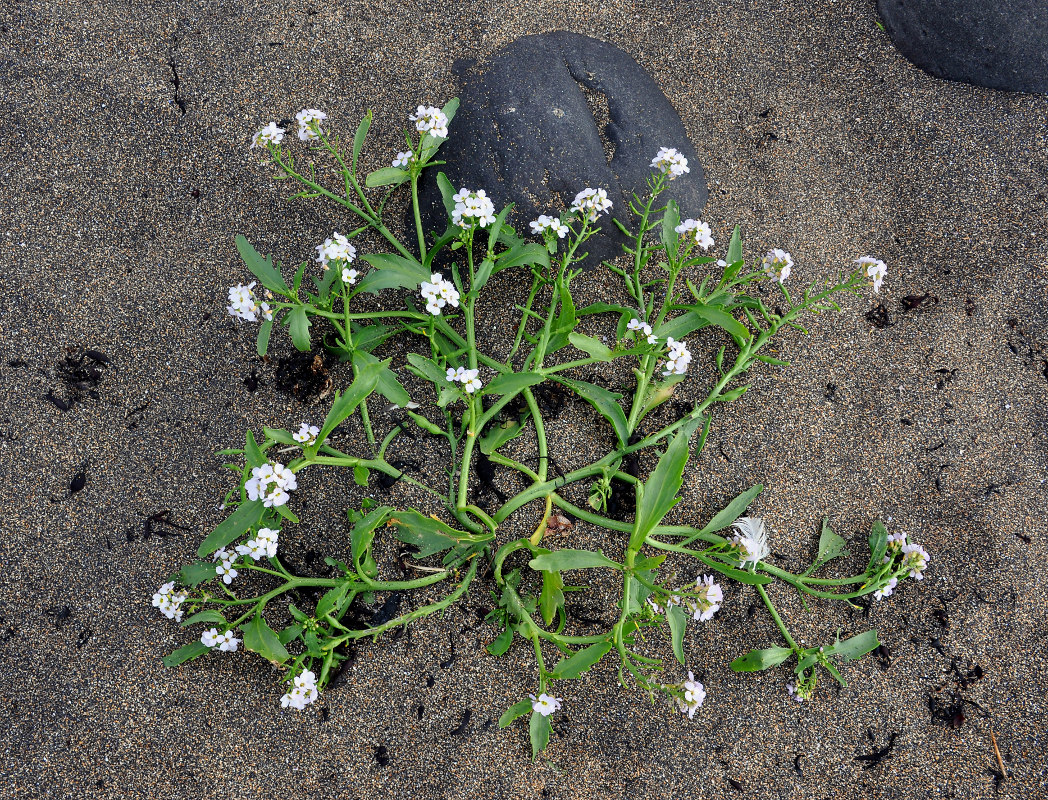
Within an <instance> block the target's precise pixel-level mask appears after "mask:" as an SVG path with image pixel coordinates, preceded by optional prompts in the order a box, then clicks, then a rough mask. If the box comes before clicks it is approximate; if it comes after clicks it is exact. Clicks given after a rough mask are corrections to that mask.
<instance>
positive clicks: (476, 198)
mask: <svg viewBox="0 0 1048 800" xmlns="http://www.w3.org/2000/svg"><path fill="white" fill-rule="evenodd" d="M452 199H453V200H454V201H455V210H454V211H452V212H451V221H452V222H453V223H454V224H455V225H458V226H459V227H460V228H472V227H474V226H480V227H481V228H486V227H487V226H488V225H490V224H491V223H493V222H494V221H495V204H494V203H492V202H491V198H490V197H488V195H487V192H485V191H484V190H483V189H477V191H475V192H473V191H470V190H469V189H459V190H458V194H456V195H454V197H453V198H452Z"/></svg>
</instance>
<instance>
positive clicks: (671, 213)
mask: <svg viewBox="0 0 1048 800" xmlns="http://www.w3.org/2000/svg"><path fill="white" fill-rule="evenodd" d="M678 225H680V209H679V208H678V207H677V204H676V202H674V201H673V200H670V201H669V202H668V203H666V213H665V214H663V215H662V231H661V233H662V245H663V247H665V248H666V250H667V251H669V252H670V253H676V252H677V242H678V241H679V239H680V234H678V233H677V231H676V230H675V228H676V227H677V226H678ZM681 663H684V662H681Z"/></svg>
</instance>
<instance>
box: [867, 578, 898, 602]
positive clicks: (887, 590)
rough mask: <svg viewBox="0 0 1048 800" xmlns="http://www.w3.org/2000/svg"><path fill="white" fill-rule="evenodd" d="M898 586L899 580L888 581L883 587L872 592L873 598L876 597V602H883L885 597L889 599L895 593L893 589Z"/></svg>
mask: <svg viewBox="0 0 1048 800" xmlns="http://www.w3.org/2000/svg"><path fill="white" fill-rule="evenodd" d="M898 585H899V579H898V578H892V579H891V580H890V581H888V583H887V584H886V585H885V586H882V587H881V588H880V589H878V590H877V591H876V592H874V593H873V596H874V597H876V598H877V599H878V600H883V599H884V598H885V597H889V596H890V595H891V593H892V592H893V591H895V587H896V586H898Z"/></svg>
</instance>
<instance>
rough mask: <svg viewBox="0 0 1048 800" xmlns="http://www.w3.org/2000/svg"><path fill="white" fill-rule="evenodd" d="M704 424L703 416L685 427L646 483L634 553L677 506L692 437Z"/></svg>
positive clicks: (632, 538) (633, 540)
mask: <svg viewBox="0 0 1048 800" xmlns="http://www.w3.org/2000/svg"><path fill="white" fill-rule="evenodd" d="M702 422H703V420H702V418H701V417H695V418H693V419H689V420H688V421H687V422H686V423H685V424H684V425H683V426H682V427H681V429H680V430H679V431H678V432H677V433H676V435H675V436H674V437H673V441H672V442H670V445H669V447H667V448H666V452H665V453H664V454H663V455H662V458H660V459H659V463H658V465H657V466H656V467H655V470H654V471H653V472H652V473H651V475H650V476H649V477H648V480H647V481H645V482H644V490H643V491H641V492H638V493H637V494H638V496H637V517H636V521H635V522H634V525H633V533H632V534H630V543H629V548H630V549H631V550H638V549H640V545H641V544H642V543H643V542H644V539H645V538H647V536H648V534H649V533H651V532H652V531H653V530H655V526H656V525H658V524H659V523H660V522H662V518H663V517H665V516H666V515H667V514H668V513H669V512H670V509H672V508H673V507H674V506H675V505H677V493H678V492H679V491H680V487H681V486H682V485H683V483H684V468H685V467H686V466H687V464H688V458H689V456H690V455H691V437H692V436H693V435H694V433H695V431H696V430H697V429H698V427H699V426H700V425H701V424H702Z"/></svg>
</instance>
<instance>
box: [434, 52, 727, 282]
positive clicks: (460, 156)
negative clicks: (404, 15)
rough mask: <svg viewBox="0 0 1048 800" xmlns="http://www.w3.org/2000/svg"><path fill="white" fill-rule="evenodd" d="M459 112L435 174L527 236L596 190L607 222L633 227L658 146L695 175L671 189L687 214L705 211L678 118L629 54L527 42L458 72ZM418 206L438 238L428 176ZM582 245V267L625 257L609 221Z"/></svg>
mask: <svg viewBox="0 0 1048 800" xmlns="http://www.w3.org/2000/svg"><path fill="white" fill-rule="evenodd" d="M457 71H458V72H459V74H460V75H461V76H462V77H463V87H462V91H461V93H460V98H461V106H460V108H459V111H458V114H457V115H456V116H455V119H454V121H453V122H452V124H451V136H450V139H449V140H448V142H446V143H445V144H444V146H443V148H442V149H441V157H442V158H443V159H444V160H445V161H446V162H447V164H446V165H444V166H443V167H440V168H439V169H441V170H443V171H444V172H445V173H446V174H447V176H448V178H450V180H451V182H452V183H453V184H454V185H455V187H456V188H461V187H467V188H470V189H484V190H485V191H487V193H488V195H489V196H490V197H492V199H493V200H494V202H495V207H496V208H497V209H501V208H502V207H503V206H504V205H505V204H506V203H509V202H512V203H515V204H516V206H515V208H514V211H513V213H512V215H511V217H510V220H511V222H512V223H513V224H514V226H515V227H516V229H517V231H518V232H519V233H521V234H522V235H524V234H528V233H530V231H529V228H528V222H530V221H531V220H532V219H535V218H536V217H537V216H538V215H539V214H553V215H556V214H559V213H560V212H561V211H563V210H566V209H567V208H568V207H569V206H570V205H571V202H572V200H573V199H574V198H575V194H576V193H577V192H579V191H580V190H582V189H584V188H586V187H587V186H592V187H594V188H597V187H603V188H605V189H607V191H608V197H609V198H610V199H611V200H612V202H613V203H614V206H613V208H612V214H613V215H614V216H615V217H617V218H618V219H619V220H621V221H622V222H623V223H625V224H626V226H627V227H633V222H634V219H635V218H634V217H633V216H632V214H631V213H630V212H629V210H628V209H629V201H630V197H631V194H632V192H634V191H636V192H637V193H638V194H640V195H642V196H643V194H644V192H645V191H646V187H645V181H646V180H647V177H648V176H649V175H651V173H652V169H651V167H650V164H651V160H652V158H654V157H655V154H656V153H657V152H658V150H659V148H660V147H674V148H676V149H677V150H679V151H680V152H681V153H682V154H683V155H684V156H685V157H686V158H687V159H688V164H689V166H690V168H691V172H690V173H689V174H687V175H684V176H682V177H680V178H677V179H676V180H674V181H673V182H672V183H671V184H670V188H669V190H668V191H667V193H666V195H664V197H666V196H668V197H672V198H674V199H675V200H676V201H677V202H678V204H679V205H680V207H681V213H682V215H683V216H692V217H696V218H697V217H698V216H699V213H700V212H701V211H702V209H703V207H704V206H705V204H706V197H707V190H706V178H705V175H704V174H703V171H702V167H701V166H700V165H699V160H698V156H697V155H696V154H695V150H694V148H693V147H692V146H691V143H690V142H689V141H688V136H687V133H686V132H685V130H684V125H683V124H682V123H681V120H680V116H679V115H678V114H677V112H676V111H675V110H674V108H673V106H672V105H671V104H670V102H669V100H667V99H666V96H665V95H664V94H663V93H662V90H661V89H659V86H658V84H656V83H655V81H654V80H652V78H651V76H650V75H648V74H647V73H646V72H645V71H644V70H643V69H642V68H641V67H640V66H639V65H638V64H637V62H636V61H634V60H633V59H632V58H631V57H630V56H629V55H627V54H626V53H625V52H623V51H622V50H620V49H619V48H617V47H615V46H614V45H611V44H608V43H607V42H601V41H598V40H596V39H591V38H589V37H587V36H580V35H578V34H573V33H565V32H556V33H549V34H542V35H537V36H525V37H522V38H520V39H518V40H516V41H515V42H513V43H511V44H509V45H507V46H506V47H505V48H503V49H502V50H501V51H499V52H498V53H496V54H495V56H494V58H492V60H491V61H489V62H487V63H485V64H482V65H479V66H478V65H475V64H459V65H458V66H457ZM428 172H429V175H428V176H427V177H426V179H425V182H424V184H423V187H422V207H423V208H424V209H428V210H429V213H430V218H429V220H428V222H429V223H430V225H429V229H431V230H432V229H436V228H439V229H441V230H442V229H443V226H444V222H443V214H444V208H443V205H442V204H441V201H440V194H439V191H438V190H437V187H436V180H435V178H436V170H435V169H434V170H429V171H428ZM601 219H602V222H601V228H602V231H601V233H600V234H599V235H598V236H595V237H593V238H592V239H590V241H589V242H588V250H589V252H590V258H589V259H588V260H587V263H588V264H589V265H592V264H596V263H598V261H599V259H602V258H609V257H612V256H615V255H618V254H620V253H621V252H622V250H621V247H620V243H621V242H622V241H624V239H623V237H622V236H621V234H620V233H619V232H618V231H617V230H616V228H615V226H614V225H613V224H612V222H611V219H610V218H609V217H607V216H604V217H602V218H601Z"/></svg>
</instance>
